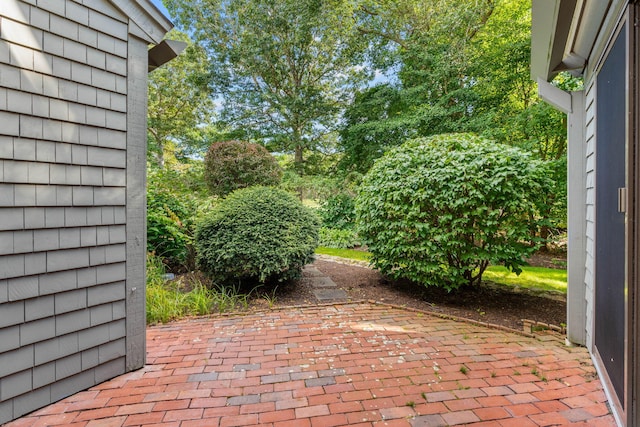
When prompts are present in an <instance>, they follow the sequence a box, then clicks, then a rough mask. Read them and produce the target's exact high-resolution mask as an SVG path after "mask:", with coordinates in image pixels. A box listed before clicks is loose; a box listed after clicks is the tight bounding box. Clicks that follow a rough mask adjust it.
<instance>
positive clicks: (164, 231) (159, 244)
mask: <svg viewBox="0 0 640 427" xmlns="http://www.w3.org/2000/svg"><path fill="white" fill-rule="evenodd" d="M192 212H193V209H192V208H191V206H189V204H188V203H186V202H185V201H184V200H183V199H181V198H180V197H179V196H178V195H176V194H172V193H170V192H168V191H163V190H159V189H157V188H150V189H149V190H148V191H147V250H148V251H149V252H154V253H155V254H156V255H158V256H160V257H162V258H164V259H166V262H167V263H168V264H170V265H180V264H183V263H185V262H186V261H187V256H188V254H189V249H188V246H189V245H190V243H191V235H192V231H191V230H190V227H189V224H188V222H187V223H185V222H183V220H182V219H181V218H186V219H187V221H188V218H190V217H191V216H192Z"/></svg>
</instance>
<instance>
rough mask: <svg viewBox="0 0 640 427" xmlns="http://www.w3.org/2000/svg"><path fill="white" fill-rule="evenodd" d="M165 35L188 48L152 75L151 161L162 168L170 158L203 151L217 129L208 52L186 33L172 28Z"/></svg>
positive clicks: (149, 137) (149, 87)
mask: <svg viewBox="0 0 640 427" xmlns="http://www.w3.org/2000/svg"><path fill="white" fill-rule="evenodd" d="M166 37H167V38H168V39H172V40H180V41H184V42H187V47H186V49H185V50H184V51H183V52H182V53H181V54H180V55H179V56H178V57H177V58H175V59H174V60H172V61H170V62H169V63H167V64H165V65H163V66H162V67H160V68H157V69H156V70H154V71H153V72H152V73H151V74H149V86H148V89H149V111H148V121H147V139H148V142H149V144H148V146H149V152H148V160H149V161H150V162H151V163H152V164H155V165H156V166H159V167H164V166H165V163H166V162H167V161H168V159H172V160H175V158H176V157H181V156H185V155H193V154H199V153H200V154H203V153H204V152H205V151H206V147H203V146H208V143H210V141H209V139H210V134H211V133H212V132H214V130H213V128H212V125H211V123H212V115H213V110H214V104H213V101H212V99H211V96H210V92H209V89H208V85H207V76H208V72H209V69H208V66H207V56H206V53H205V52H204V50H203V49H202V48H200V47H199V46H198V45H196V44H194V43H192V42H191V41H190V40H189V37H188V36H187V35H186V34H184V33H181V32H179V31H176V30H173V31H171V32H170V33H169V34H167V36H166Z"/></svg>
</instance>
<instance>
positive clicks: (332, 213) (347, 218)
mask: <svg viewBox="0 0 640 427" xmlns="http://www.w3.org/2000/svg"><path fill="white" fill-rule="evenodd" d="M320 218H321V219H322V225H323V226H325V227H329V228H336V229H340V230H346V229H351V228H353V227H354V225H355V220H356V206H355V200H354V197H353V196H352V195H350V194H346V193H339V194H336V195H333V196H330V197H329V198H328V199H326V200H325V201H324V202H323V203H322V204H321V205H320Z"/></svg>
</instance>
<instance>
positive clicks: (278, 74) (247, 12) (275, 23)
mask: <svg viewBox="0 0 640 427" xmlns="http://www.w3.org/2000/svg"><path fill="white" fill-rule="evenodd" d="M165 3H166V5H167V7H168V9H169V11H170V12H171V13H172V15H174V16H175V17H177V19H178V21H179V22H180V23H181V25H182V26H183V27H184V28H185V29H188V31H190V33H193V34H194V36H195V38H196V39H197V40H198V42H199V43H200V44H201V45H202V46H204V47H205V48H206V50H207V52H208V54H209V57H210V60H211V73H210V76H211V81H210V84H211V87H212V89H213V91H214V93H215V95H216V96H218V97H219V99H221V100H222V101H221V102H222V107H223V108H222V118H223V119H224V120H225V121H226V122H227V123H228V124H229V125H230V126H231V127H235V128H241V129H243V130H245V132H246V134H247V136H249V137H252V138H254V139H259V140H260V141H261V142H263V143H265V144H266V145H267V146H268V147H269V148H271V149H273V150H278V151H289V152H294V153H295V162H296V166H297V169H298V171H302V165H303V161H304V153H305V151H306V150H310V149H314V148H315V147H316V146H317V144H319V143H320V142H321V141H322V140H323V138H324V137H325V136H326V135H327V134H328V133H330V132H333V131H334V130H335V129H336V125H337V123H338V120H339V115H340V113H341V111H342V109H343V108H344V106H345V105H346V103H347V102H348V101H349V100H350V99H351V96H352V95H351V94H352V93H353V89H354V88H355V87H358V86H359V85H361V84H362V83H363V82H364V81H365V80H366V79H367V78H368V77H369V76H368V73H367V72H366V69H365V68H364V67H363V66H362V64H363V62H364V47H365V45H364V43H365V41H364V40H363V38H362V37H358V32H357V31H356V28H355V23H354V20H353V14H354V8H355V7H356V6H355V4H354V2H353V1H351V0H166V1H165Z"/></svg>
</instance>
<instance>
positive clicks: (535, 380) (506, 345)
mask: <svg viewBox="0 0 640 427" xmlns="http://www.w3.org/2000/svg"><path fill="white" fill-rule="evenodd" d="M147 337H148V340H147V350H148V359H147V363H148V365H147V366H146V367H145V368H143V369H141V370H139V371H136V372H132V373H129V374H126V375H122V376H120V377H118V378H116V379H114V380H111V381H108V382H106V383H103V384H101V385H99V386H97V387H93V388H91V389H89V390H88V391H85V392H82V393H79V394H76V395H74V396H71V397H69V398H67V399H65V400H63V401H61V402H59V403H56V404H53V405H50V406H48V407H46V408H44V409H41V410H39V411H37V412H35V413H33V414H31V415H30V416H26V417H24V418H21V419H19V420H17V421H14V422H12V423H9V424H7V427H22V426H74V427H98V426H101V427H123V426H145V427H150V426H157V427H160V426H162V427H197V426H209V427H211V426H213V427H231V426H274V427H286V426H291V427H323V426H347V425H348V426H354V427H373V426H413V427H418V426H420V427H427V426H428V427H436V426H453V425H467V426H475V427H490V426H495V427H507V426H518V427H529V426H532V427H533V426H551V425H553V426H555V425H565V424H573V425H579V426H614V425H615V423H614V421H613V417H612V416H611V415H610V414H609V412H608V409H607V406H606V403H605V396H604V393H603V391H602V386H601V384H600V381H599V380H598V379H597V378H596V375H595V371H594V368H593V366H592V364H591V361H590V358H589V355H588V353H587V351H586V350H585V349H583V348H571V347H566V346H564V345H563V343H562V337H560V336H557V335H543V336H541V337H539V338H529V337H524V336H522V335H519V334H515V333H510V332H505V331H501V330H497V329H489V328H486V327H482V326H476V325H473V324H469V323H464V322H457V321H453V320H447V319H442V318H439V317H433V316H431V315H428V314H423V313H419V312H415V311H410V310H405V309H400V308H393V307H389V306H383V305H374V304H344V305H325V306H318V307H305V308H288V309H282V310H276V311H267V312H261V313H254V314H249V315H238V316H219V317H212V318H198V319H190V320H184V321H180V322H175V323H171V324H167V325H162V326H155V327H151V328H149V329H148V332H147Z"/></svg>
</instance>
